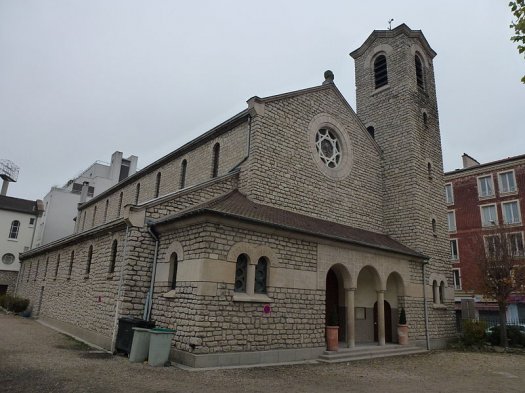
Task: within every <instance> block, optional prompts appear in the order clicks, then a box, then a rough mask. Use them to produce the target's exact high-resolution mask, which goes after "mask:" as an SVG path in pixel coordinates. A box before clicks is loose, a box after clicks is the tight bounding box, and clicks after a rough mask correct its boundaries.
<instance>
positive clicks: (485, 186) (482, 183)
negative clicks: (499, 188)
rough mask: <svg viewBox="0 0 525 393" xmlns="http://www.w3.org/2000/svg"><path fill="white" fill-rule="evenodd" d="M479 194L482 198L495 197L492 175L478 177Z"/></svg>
mask: <svg viewBox="0 0 525 393" xmlns="http://www.w3.org/2000/svg"><path fill="white" fill-rule="evenodd" d="M478 194H479V197H480V198H487V197H491V196H494V183H493V182H492V175H489V176H482V177H478Z"/></svg>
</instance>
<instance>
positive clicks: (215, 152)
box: [211, 143, 221, 177]
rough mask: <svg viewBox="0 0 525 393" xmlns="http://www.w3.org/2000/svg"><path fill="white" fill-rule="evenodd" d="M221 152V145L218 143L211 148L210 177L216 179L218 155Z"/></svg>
mask: <svg viewBox="0 0 525 393" xmlns="http://www.w3.org/2000/svg"><path fill="white" fill-rule="evenodd" d="M220 152H221V145H220V144H219V143H216V144H215V146H213V162H212V164H213V169H212V172H211V177H217V175H218V173H219V155H220Z"/></svg>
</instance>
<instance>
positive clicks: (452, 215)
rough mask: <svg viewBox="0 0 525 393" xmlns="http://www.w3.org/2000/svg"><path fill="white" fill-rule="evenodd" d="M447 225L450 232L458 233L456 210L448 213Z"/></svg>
mask: <svg viewBox="0 0 525 393" xmlns="http://www.w3.org/2000/svg"><path fill="white" fill-rule="evenodd" d="M447 224H448V231H449V232H455V231H456V212H455V211H454V210H451V211H449V212H447Z"/></svg>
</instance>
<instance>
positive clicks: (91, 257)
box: [85, 246, 93, 276]
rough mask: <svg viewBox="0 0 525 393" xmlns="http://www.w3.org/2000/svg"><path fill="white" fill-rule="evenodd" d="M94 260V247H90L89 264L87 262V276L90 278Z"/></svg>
mask: <svg viewBox="0 0 525 393" xmlns="http://www.w3.org/2000/svg"><path fill="white" fill-rule="evenodd" d="M92 260H93V246H89V250H88V255H87V262H86V272H85V273H86V276H89V273H90V272H91V262H92Z"/></svg>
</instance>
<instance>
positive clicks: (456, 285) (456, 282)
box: [452, 269, 461, 289]
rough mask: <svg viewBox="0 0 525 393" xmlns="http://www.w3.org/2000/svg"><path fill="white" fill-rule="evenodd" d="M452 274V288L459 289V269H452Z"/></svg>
mask: <svg viewBox="0 0 525 393" xmlns="http://www.w3.org/2000/svg"><path fill="white" fill-rule="evenodd" d="M452 274H453V277H454V289H461V270H459V269H452Z"/></svg>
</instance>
